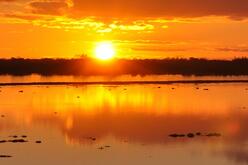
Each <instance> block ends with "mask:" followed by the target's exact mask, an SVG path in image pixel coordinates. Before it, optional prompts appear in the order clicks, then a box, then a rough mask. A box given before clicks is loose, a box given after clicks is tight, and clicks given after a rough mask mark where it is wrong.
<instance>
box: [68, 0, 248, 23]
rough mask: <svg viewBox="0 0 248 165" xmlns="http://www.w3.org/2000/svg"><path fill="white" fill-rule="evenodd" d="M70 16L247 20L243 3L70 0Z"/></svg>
mask: <svg viewBox="0 0 248 165" xmlns="http://www.w3.org/2000/svg"><path fill="white" fill-rule="evenodd" d="M72 12H74V14H77V15H79V16H86V15H87V16H109V17H129V16H136V17H190V18H191V17H202V16H211V15H216V16H228V17H230V18H234V19H239V18H243V17H247V16H248V1H247V0H187V1H186V0H128V1H127V0H84V1H82V0H74V1H73V10H72Z"/></svg>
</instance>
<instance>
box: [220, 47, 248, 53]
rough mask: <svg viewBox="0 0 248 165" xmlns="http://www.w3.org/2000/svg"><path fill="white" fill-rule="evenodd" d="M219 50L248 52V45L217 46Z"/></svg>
mask: <svg viewBox="0 0 248 165" xmlns="http://www.w3.org/2000/svg"><path fill="white" fill-rule="evenodd" d="M216 50H217V51H223V52H243V53H246V52H248V47H222V48H216Z"/></svg>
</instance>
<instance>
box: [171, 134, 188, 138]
mask: <svg viewBox="0 0 248 165" xmlns="http://www.w3.org/2000/svg"><path fill="white" fill-rule="evenodd" d="M169 136H170V137H173V138H177V137H185V135H184V134H170V135H169Z"/></svg>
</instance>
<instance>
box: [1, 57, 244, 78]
mask: <svg viewBox="0 0 248 165" xmlns="http://www.w3.org/2000/svg"><path fill="white" fill-rule="evenodd" d="M30 74H40V75H47V76H48V75H121V74H131V75H149V74H181V75H248V59H247V58H235V59H233V60H209V59H199V58H189V59H185V58H166V59H114V60H110V61H100V60H96V59H92V58H87V57H84V58H78V59H48V58H46V59H24V58H11V59H0V75H30Z"/></svg>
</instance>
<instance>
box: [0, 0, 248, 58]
mask: <svg viewBox="0 0 248 165" xmlns="http://www.w3.org/2000/svg"><path fill="white" fill-rule="evenodd" d="M247 18H248V1H247V0H132V1H131V0H130V1H129V0H0V58H10V57H25V58H43V57H50V58H52V57H61V58H72V57H78V55H80V54H87V55H92V56H93V55H94V49H95V45H96V44H97V42H100V41H111V42H112V43H113V45H114V47H115V49H116V51H117V53H116V54H117V56H118V57H121V58H166V57H206V58H211V59H213V58H214V59H217V58H218V59H220V58H225V59H231V58H234V57H244V56H245V57H247V56H248V19H247Z"/></svg>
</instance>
